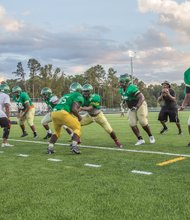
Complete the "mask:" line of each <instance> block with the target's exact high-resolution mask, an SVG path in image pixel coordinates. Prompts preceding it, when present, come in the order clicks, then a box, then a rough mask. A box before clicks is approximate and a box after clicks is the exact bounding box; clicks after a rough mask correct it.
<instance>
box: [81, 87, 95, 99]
mask: <svg viewBox="0 0 190 220" xmlns="http://www.w3.org/2000/svg"><path fill="white" fill-rule="evenodd" d="M92 91H93V87H92V86H91V85H90V84H85V85H84V86H83V87H82V94H83V96H84V97H89V96H90V94H91V92H92Z"/></svg>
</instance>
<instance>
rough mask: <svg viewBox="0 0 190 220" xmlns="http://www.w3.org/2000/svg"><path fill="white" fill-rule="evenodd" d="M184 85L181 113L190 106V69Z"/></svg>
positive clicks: (185, 76)
mask: <svg viewBox="0 0 190 220" xmlns="http://www.w3.org/2000/svg"><path fill="white" fill-rule="evenodd" d="M184 83H185V97H184V100H183V102H182V105H181V106H180V107H179V111H183V110H184V109H185V108H186V107H187V106H188V105H189V104H190V67H189V68H188V69H187V70H185V72H184ZM187 124H188V132H189V135H190V116H189V118H188V121H187ZM187 147H190V142H189V143H188V144H187Z"/></svg>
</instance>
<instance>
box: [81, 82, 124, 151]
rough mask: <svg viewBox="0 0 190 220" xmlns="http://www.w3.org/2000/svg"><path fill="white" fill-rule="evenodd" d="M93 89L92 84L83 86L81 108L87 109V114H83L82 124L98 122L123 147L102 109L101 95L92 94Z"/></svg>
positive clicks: (116, 143) (118, 145) (117, 144)
mask: <svg viewBox="0 0 190 220" xmlns="http://www.w3.org/2000/svg"><path fill="white" fill-rule="evenodd" d="M92 91H93V87H92V86H91V85H90V84H85V85H84V86H83V88H82V94H83V97H84V105H83V107H82V108H81V110H83V111H87V114H85V115H84V116H82V120H81V125H82V126H85V125H88V124H91V123H92V122H96V123H97V124H99V125H100V126H101V127H103V128H104V130H105V131H106V132H107V133H108V134H109V135H110V137H111V138H112V139H113V140H114V142H115V145H116V146H117V147H119V148H122V145H121V144H120V142H119V141H118V139H117V136H116V134H115V132H114V131H113V129H112V127H111V125H110V124H109V122H108V120H107V118H106V117H105V115H104V113H103V112H102V111H101V110H100V102H101V98H100V96H99V95H97V94H92Z"/></svg>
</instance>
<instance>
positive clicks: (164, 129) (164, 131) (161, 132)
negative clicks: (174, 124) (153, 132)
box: [160, 128, 168, 134]
mask: <svg viewBox="0 0 190 220" xmlns="http://www.w3.org/2000/svg"><path fill="white" fill-rule="evenodd" d="M167 131H168V128H162V130H161V131H160V134H165V133H166V132H167Z"/></svg>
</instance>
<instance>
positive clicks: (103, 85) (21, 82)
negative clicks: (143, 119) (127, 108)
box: [6, 58, 185, 108]
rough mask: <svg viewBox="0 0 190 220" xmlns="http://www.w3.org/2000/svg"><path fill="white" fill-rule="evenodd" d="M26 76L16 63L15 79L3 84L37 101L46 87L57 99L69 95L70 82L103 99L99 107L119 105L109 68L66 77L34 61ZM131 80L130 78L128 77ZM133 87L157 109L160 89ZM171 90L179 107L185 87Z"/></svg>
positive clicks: (140, 84)
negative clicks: (21, 91) (17, 87)
mask: <svg viewBox="0 0 190 220" xmlns="http://www.w3.org/2000/svg"><path fill="white" fill-rule="evenodd" d="M27 68H28V76H27V74H26V72H25V70H24V68H23V65H22V62H18V64H17V68H16V71H15V72H13V73H12V74H13V75H14V78H15V77H16V78H15V79H9V80H7V81H6V83H7V84H8V85H9V86H10V87H11V88H12V87H14V86H15V85H18V86H20V87H21V88H22V89H23V90H24V91H26V92H27V93H29V95H30V97H31V98H39V97H40V91H41V89H42V88H43V87H49V88H51V89H52V91H53V93H54V94H56V95H57V96H58V97H60V96H62V95H63V94H65V93H68V92H69V86H70V84H71V83H72V82H79V83H80V84H81V85H84V84H85V83H89V84H91V85H92V86H93V88H94V93H97V94H99V95H100V96H101V98H102V103H101V105H102V106H106V107H107V108H118V107H119V104H120V102H121V97H120V94H119V93H118V87H119V84H118V77H117V71H115V70H114V69H113V68H109V69H108V71H107V72H106V71H105V69H104V68H103V67H102V66H101V65H99V64H98V65H96V66H93V67H90V68H89V69H87V70H86V71H85V72H84V73H82V74H73V75H66V74H65V73H64V71H62V70H61V69H60V68H58V67H56V68H53V65H52V64H46V65H45V66H42V65H41V64H40V62H39V61H38V60H36V59H34V58H32V59H29V60H28V62H27ZM129 76H130V75H129ZM134 83H135V84H136V85H137V86H138V88H139V89H140V91H141V92H142V93H143V94H144V96H145V98H146V100H147V103H148V106H149V107H157V106H158V105H159V104H158V103H157V98H158V97H159V95H160V91H161V89H162V86H161V85H152V84H150V85H146V84H145V83H144V82H143V81H141V80H139V79H138V78H134ZM171 87H172V89H174V91H175V92H176V97H177V103H178V104H179V105H180V104H181V103H182V100H183V98H184V88H185V85H184V84H183V83H182V84H181V85H177V84H171Z"/></svg>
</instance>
